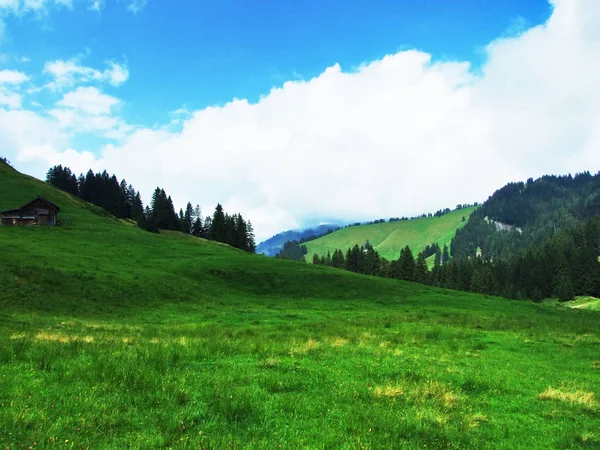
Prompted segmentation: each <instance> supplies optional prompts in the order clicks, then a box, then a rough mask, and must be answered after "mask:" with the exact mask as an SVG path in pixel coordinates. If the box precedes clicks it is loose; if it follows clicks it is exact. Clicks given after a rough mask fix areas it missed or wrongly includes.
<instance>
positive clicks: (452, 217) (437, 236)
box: [305, 208, 475, 262]
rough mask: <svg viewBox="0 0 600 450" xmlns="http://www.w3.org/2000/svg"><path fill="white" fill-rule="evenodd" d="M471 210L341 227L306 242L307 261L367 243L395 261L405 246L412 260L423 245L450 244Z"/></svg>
mask: <svg viewBox="0 0 600 450" xmlns="http://www.w3.org/2000/svg"><path fill="white" fill-rule="evenodd" d="M474 210H475V208H466V209H463V210H461V211H453V212H451V213H449V214H446V215H444V216H442V217H428V218H422V219H414V220H403V221H400V222H386V223H375V224H372V225H360V226H354V227H347V228H342V229H341V230H338V231H336V232H334V233H332V234H328V235H325V236H322V237H320V238H319V239H315V240H314V241H310V242H307V243H306V248H307V250H308V254H307V255H306V256H305V260H306V261H307V262H312V258H313V255H314V254H315V253H317V254H318V255H319V256H324V255H326V254H327V252H330V253H331V254H333V252H334V251H335V250H336V249H341V250H343V251H344V253H345V252H346V250H348V249H349V248H351V247H354V245H359V246H361V245H364V244H365V242H366V241H367V240H369V242H370V243H371V245H372V246H373V247H374V248H375V250H377V252H378V253H379V254H380V255H381V256H382V257H384V258H386V259H388V260H390V261H391V260H394V259H398V258H399V257H400V250H401V249H402V248H404V247H405V246H407V245H408V246H409V247H410V248H411V250H412V251H413V253H414V254H415V257H416V255H417V253H419V252H420V251H422V250H423V249H424V248H425V246H427V245H431V244H433V243H434V242H437V243H438V244H439V245H440V247H442V248H443V247H444V244H448V245H450V241H451V240H452V238H453V237H454V234H455V232H456V230H457V228H460V227H462V226H463V225H464V224H465V222H463V221H462V218H463V217H464V218H465V219H468V218H469V216H470V215H471V213H472V212H473V211H474Z"/></svg>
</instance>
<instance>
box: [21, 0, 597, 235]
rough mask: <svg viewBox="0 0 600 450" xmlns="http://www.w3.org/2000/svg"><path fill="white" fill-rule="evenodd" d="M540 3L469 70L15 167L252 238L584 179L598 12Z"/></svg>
mask: <svg viewBox="0 0 600 450" xmlns="http://www.w3.org/2000/svg"><path fill="white" fill-rule="evenodd" d="M552 5H553V7H554V9H553V13H552V16H551V18H550V19H549V20H548V21H547V22H546V23H545V24H543V25H540V26H537V27H534V28H531V29H528V30H526V31H524V32H523V33H521V34H519V35H517V36H511V37H505V38H501V39H498V40H496V41H494V42H492V43H491V44H490V45H489V46H488V47H487V62H486V63H485V64H484V65H483V67H482V68H480V70H477V71H474V70H472V69H471V67H470V66H469V64H468V63H466V62H461V61H447V62H435V61H432V59H431V57H430V55H428V54H426V53H424V52H419V51H401V52H398V53H396V54H393V55H388V56H386V57H384V58H382V59H380V60H377V61H372V62H369V63H365V64H364V65H362V66H361V67H359V68H358V69H356V70H353V71H344V70H343V69H342V68H341V67H340V66H339V65H337V64H336V65H332V66H331V67H329V68H327V69H325V70H324V71H323V73H321V74H320V75H319V76H317V77H315V78H313V79H311V80H307V81H302V80H300V81H290V82H287V83H285V84H283V85H282V86H281V87H278V88H275V89H273V90H271V92H269V93H268V95H265V96H264V97H263V98H261V100H260V101H259V102H257V103H254V104H253V103H249V102H248V101H246V100H244V99H235V100H233V101H231V102H229V103H228V104H226V105H224V106H220V107H209V108H206V109H203V110H199V111H195V112H193V113H192V114H191V115H190V116H184V117H183V118H182V119H183V121H182V127H181V130H180V131H177V132H175V131H172V130H170V129H169V128H168V127H167V128H161V129H137V130H135V131H133V130H131V132H130V133H129V134H128V135H127V137H126V138H125V139H124V140H123V142H122V143H120V144H118V145H116V144H115V145H108V146H106V147H105V148H103V149H102V151H101V152H100V153H99V156H97V157H94V158H92V157H90V155H89V154H87V153H79V152H77V151H74V150H69V151H68V152H62V151H61V147H60V146H57V145H48V146H46V147H41V146H37V147H35V152H32V151H31V150H29V153H27V152H25V151H20V152H18V154H19V157H18V158H13V159H14V160H17V161H22V162H26V161H38V162H39V161H45V162H47V163H48V164H51V163H54V162H55V161H60V162H62V163H63V164H67V165H71V166H73V167H79V166H81V167H82V168H81V170H85V169H86V168H84V167H83V166H85V165H86V164H88V165H94V166H93V167H101V168H106V169H108V170H109V171H111V172H116V173H117V174H118V175H119V176H123V177H126V178H127V180H128V181H129V182H131V183H133V185H134V186H136V188H138V189H140V190H141V191H142V193H143V194H144V197H145V199H146V200H147V201H148V200H149V198H150V194H151V192H152V189H153V188H154V187H155V186H156V185H160V186H161V187H164V188H165V189H166V190H167V191H168V192H169V193H170V194H171V195H172V196H173V198H174V200H175V201H176V203H177V204H178V206H183V205H184V204H185V202H187V201H188V200H191V201H194V202H196V201H199V202H202V203H201V206H202V207H203V208H204V212H205V213H207V212H210V210H211V209H212V208H213V207H214V204H215V203H216V202H222V203H224V206H225V208H226V209H228V210H231V211H240V212H242V213H243V214H244V216H246V217H248V218H250V219H251V220H252V222H253V223H254V225H255V228H256V231H257V236H258V238H259V239H261V238H265V237H268V236H270V235H271V234H274V233H276V232H278V231H281V230H282V229H287V228H292V227H295V226H298V225H301V224H303V222H305V221H307V220H308V219H318V218H337V219H342V220H363V219H375V218H380V217H390V216H398V215H412V214H419V213H422V212H428V211H434V210H436V209H439V208H443V207H452V206H453V205H456V204H457V203H464V202H472V201H478V200H484V199H485V198H486V197H487V196H488V195H490V194H491V193H492V192H493V191H494V190H495V189H497V188H499V187H501V186H502V185H504V184H505V183H506V182H508V181H514V180H522V179H525V178H527V177H529V176H534V177H535V176H540V175H542V174H544V173H566V172H576V171H583V170H591V171H594V172H595V171H597V170H598V169H600V151H599V149H600V107H599V106H598V105H600V90H599V89H598V88H597V86H598V81H597V80H598V79H600V58H598V55H600V26H598V24H599V23H600V2H598V1H597V0H554V1H553V2H552ZM78 76H79V75H78ZM29 148H30V149H31V148H32V146H29ZM48 164H46V166H47V165H48ZM76 170H80V169H79V168H77V169H76Z"/></svg>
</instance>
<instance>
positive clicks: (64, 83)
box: [44, 58, 129, 90]
mask: <svg viewBox="0 0 600 450" xmlns="http://www.w3.org/2000/svg"><path fill="white" fill-rule="evenodd" d="M107 64H108V68H106V69H104V70H103V71H100V70H98V69H94V68H92V67H87V66H84V65H82V64H80V62H79V59H78V58H72V59H69V60H66V61H65V60H60V59H58V60H55V61H49V62H47V63H46V64H45V65H44V73H46V74H49V75H50V76H52V78H53V81H51V82H50V83H48V84H47V87H48V88H50V89H53V90H61V89H65V88H69V87H72V86H74V85H76V84H81V83H89V82H100V83H109V84H111V85H113V86H119V85H121V84H123V83H124V82H125V81H127V79H128V78H129V71H128V70H127V67H125V66H124V65H121V64H118V63H116V62H114V61H108V63H107Z"/></svg>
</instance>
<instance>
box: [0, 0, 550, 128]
mask: <svg viewBox="0 0 600 450" xmlns="http://www.w3.org/2000/svg"><path fill="white" fill-rule="evenodd" d="M484 3H485V7H482V6H481V5H482V2H481V0H458V1H451V2H450V1H447V0H431V1H427V2H424V1H422V0H404V1H381V2H372V1H367V0H349V1H343V2H341V1H331V0H326V1H322V2H298V1H285V0H284V1H276V2H267V1H256V2H247V1H240V0H218V1H215V0H201V1H173V2H171V1H169V2H165V1H158V0H149V1H148V2H139V5H138V8H139V10H137V12H135V13H134V12H133V11H131V10H130V9H129V7H130V6H131V5H132V4H135V2H131V1H129V0H105V1H104V2H102V3H101V4H100V8H99V10H98V11H91V10H90V5H92V4H93V2H92V0H90V1H87V0H86V1H81V0H80V1H78V0H73V1H72V3H71V5H70V7H65V6H62V5H52V4H51V2H50V1H48V2H47V6H46V7H45V8H44V10H43V11H40V12H37V11H36V12H33V11H32V12H29V13H22V14H13V15H9V16H8V17H6V18H5V23H6V25H5V28H6V32H5V37H4V41H3V44H2V52H3V53H4V54H8V55H11V56H14V57H22V56H26V57H27V58H30V59H31V62H30V63H28V64H27V65H26V66H23V67H26V68H27V69H28V71H32V70H33V72H34V73H35V72H36V71H38V72H41V71H42V69H43V66H44V64H45V63H46V62H47V61H51V60H57V59H61V60H68V59H70V58H72V57H74V56H77V55H82V56H81V58H80V62H81V64H82V65H85V66H89V67H99V68H101V67H102V66H103V64H104V62H105V61H106V60H114V61H117V62H118V63H120V64H123V65H125V66H126V67H127V69H128V70H129V74H130V76H129V79H128V81H127V82H126V83H124V84H123V85H122V86H119V87H118V88H115V89H110V88H107V89H106V91H107V92H108V93H109V94H114V95H117V94H118V97H119V98H121V99H122V100H123V101H124V102H125V104H124V107H123V108H122V115H123V117H124V118H125V119H126V120H127V121H128V122H131V123H136V124H139V123H142V124H145V125H148V126H151V125H153V124H155V123H164V122H167V121H168V120H169V117H168V113H169V112H170V111H174V110H176V109H178V108H180V107H182V106H183V105H185V106H187V107H188V108H189V109H198V108H203V107H206V106H209V105H214V104H223V103H225V102H227V101H230V100H231V99H232V98H234V97H238V98H247V99H249V100H250V101H256V100H258V99H259V97H260V96H261V95H264V94H267V93H268V92H269V90H270V89H271V87H273V86H274V85H281V84H282V83H283V82H284V81H286V80H290V79H295V78H298V77H302V78H304V79H310V78H312V77H314V76H317V75H318V74H319V73H321V72H322V70H323V69H324V68H325V67H328V66H330V65H332V64H334V63H339V64H340V65H341V66H342V68H344V70H350V69H351V68H353V67H356V66H358V65H360V64H362V63H364V62H368V61H372V60H375V59H378V58H381V57H382V56H384V55H386V54H391V53H395V52H397V51H398V50H401V49H404V48H416V49H420V50H424V51H427V52H429V53H431V54H432V56H433V57H434V58H436V59H460V60H467V61H471V62H473V63H474V64H475V65H478V64H480V63H481V61H482V60H483V59H484V57H485V55H484V53H483V52H482V47H483V46H485V45H486V44H487V43H489V42H490V41H492V40H493V39H495V38H496V37H498V36H501V35H503V34H506V33H510V32H512V31H514V30H515V28H523V27H524V26H529V25H536V24H538V23H542V22H543V21H545V20H546V19H547V18H548V16H549V14H550V7H549V5H548V3H547V2H546V1H545V0H528V1H523V0H502V1H486V2H484ZM11 60H12V58H11V57H10V56H9V57H8V61H7V62H5V64H4V67H6V68H10V67H12V66H14V64H12V61H11ZM38 100H39V99H38Z"/></svg>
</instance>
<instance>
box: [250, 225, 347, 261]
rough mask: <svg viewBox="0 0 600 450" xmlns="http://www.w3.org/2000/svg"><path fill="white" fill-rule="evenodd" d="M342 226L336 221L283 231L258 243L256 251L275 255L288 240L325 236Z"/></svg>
mask: <svg viewBox="0 0 600 450" xmlns="http://www.w3.org/2000/svg"><path fill="white" fill-rule="evenodd" d="M340 226H341V225H340V224H336V223H326V224H321V225H317V226H313V227H310V228H302V229H297V230H288V231H283V232H281V233H279V234H276V235H275V236H273V237H270V238H269V239H267V240H265V241H263V242H261V243H260V244H258V246H257V247H256V253H258V254H259V255H260V254H264V255H267V256H275V255H276V254H277V252H279V251H280V250H281V249H282V248H283V244H285V243H286V242H287V241H299V240H300V239H306V238H309V237H311V236H323V235H324V234H327V232H329V231H330V230H331V231H334V230H336V229H337V228H338V227H340Z"/></svg>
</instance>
